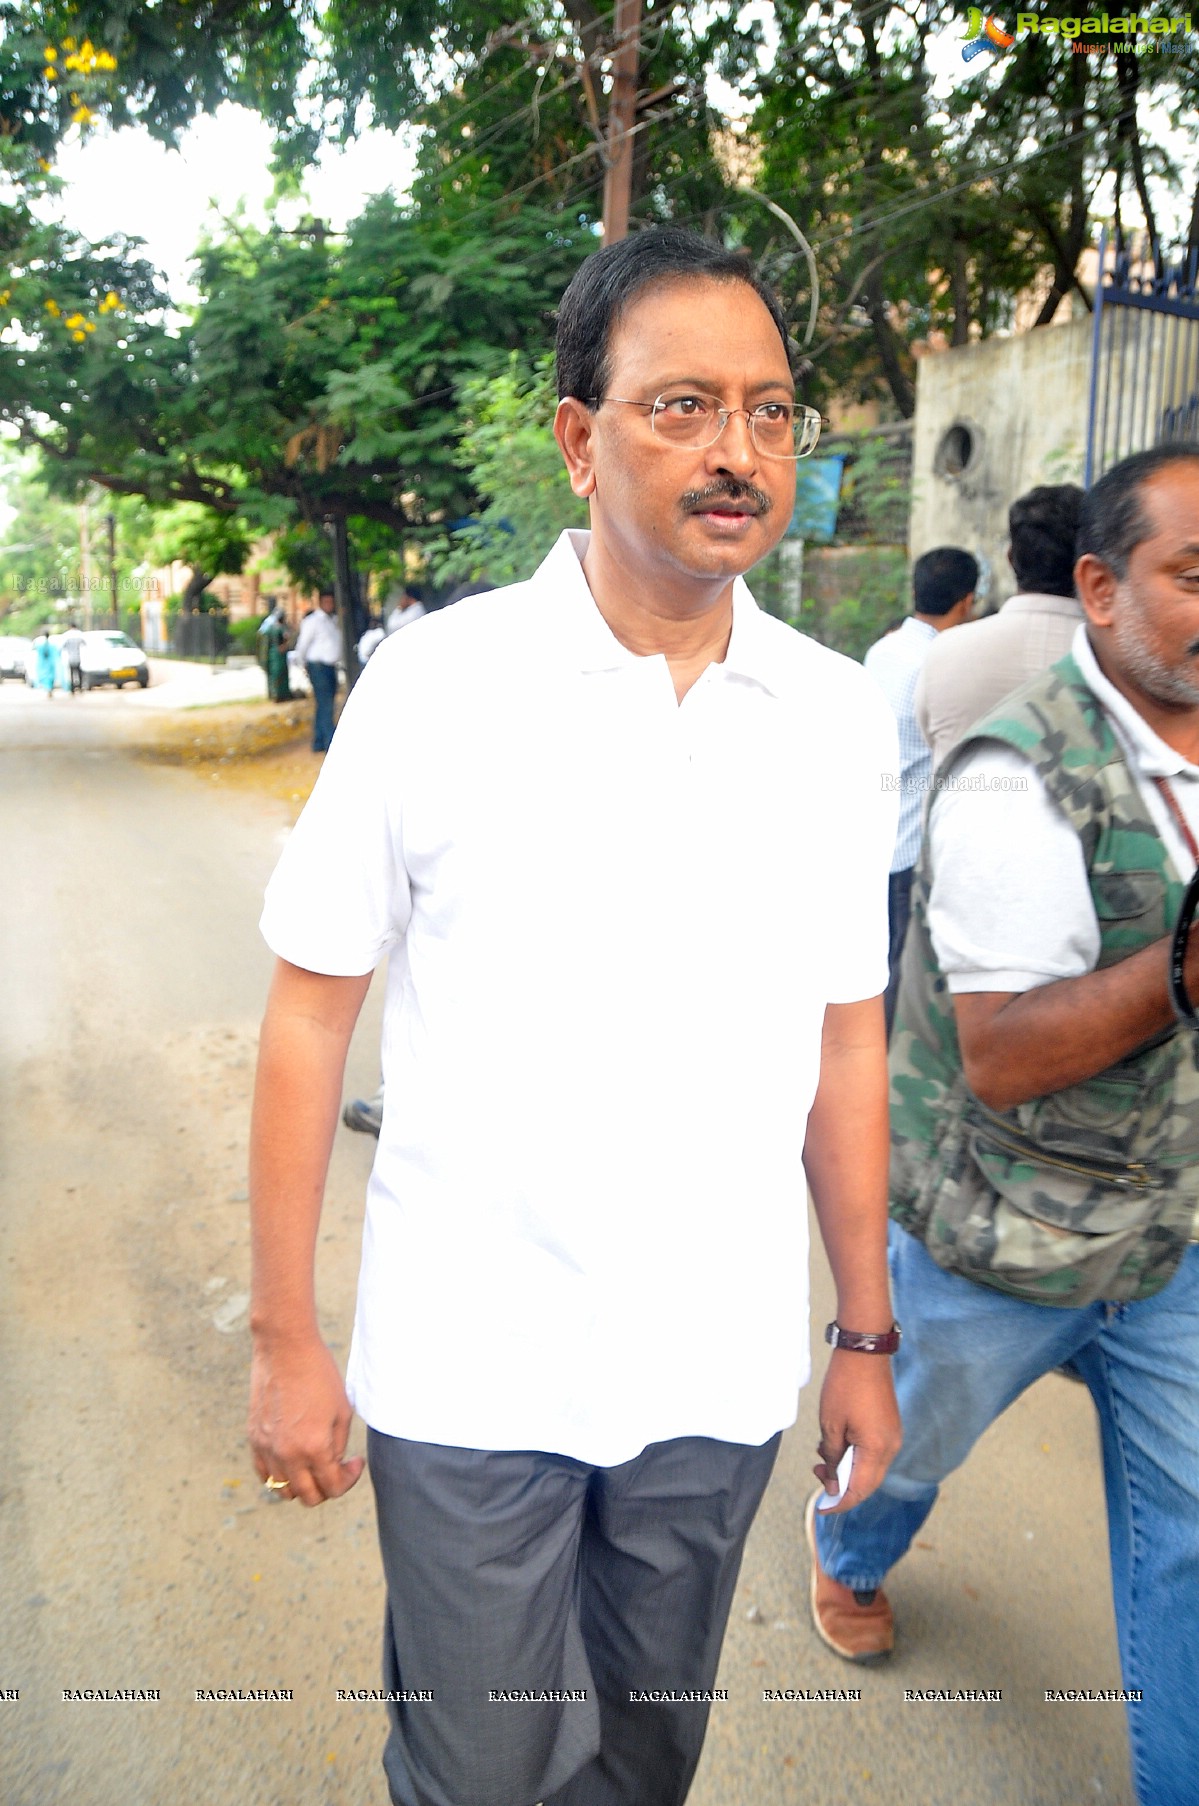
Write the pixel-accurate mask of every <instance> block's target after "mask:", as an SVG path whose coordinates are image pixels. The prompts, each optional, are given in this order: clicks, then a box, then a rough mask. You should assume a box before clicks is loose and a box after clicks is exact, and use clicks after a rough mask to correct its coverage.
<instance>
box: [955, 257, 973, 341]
mask: <svg viewBox="0 0 1199 1806" xmlns="http://www.w3.org/2000/svg"><path fill="white" fill-rule="evenodd" d="M953 343H954V344H955V345H968V344H969V343H970V265H969V261H968V258H967V255H966V247H965V245H964V244H963V243H962V241H961V239H960V238H955V239H954V241H953Z"/></svg>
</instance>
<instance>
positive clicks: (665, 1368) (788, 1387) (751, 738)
mask: <svg viewBox="0 0 1199 1806" xmlns="http://www.w3.org/2000/svg"><path fill="white" fill-rule="evenodd" d="M586 543H587V535H586V534H585V533H573V534H564V535H563V536H562V538H561V539H560V540H559V542H558V544H557V545H556V546H555V548H554V550H553V551H552V552H551V553H550V555H549V557H548V558H547V559H546V561H545V562H544V564H543V565H542V566H541V568H540V569H539V570H538V572H537V573H536V575H535V576H534V577H533V579H532V580H531V581H530V582H528V583H525V584H518V585H515V586H514V587H512V588H510V589H507V590H500V591H494V592H492V593H491V594H488V595H485V596H478V597H469V598H467V599H466V600H464V601H462V602H460V603H458V605H457V606H456V607H455V608H452V609H447V610H445V611H442V612H440V613H438V614H434V615H431V616H429V617H428V618H427V619H426V620H424V621H420V622H418V623H417V624H416V625H415V626H414V627H413V629H412V630H411V631H409V632H407V633H404V634H400V635H397V636H395V637H393V638H390V639H388V640H387V641H385V642H384V644H383V645H382V646H381V647H380V648H379V650H378V651H377V652H376V653H375V655H374V657H373V658H372V659H371V662H370V664H369V665H368V666H367V668H366V671H365V672H364V674H363V676H362V678H361V680H360V681H359V683H358V684H357V686H356V687H355V689H354V691H353V694H352V695H351V697H350V700H349V702H348V704H347V706H346V710H345V713H344V714H343V716H342V719H341V722H340V724H339V726H338V730H337V737H336V739H335V740H334V742H333V746H332V749H331V751H330V752H329V754H328V755H327V757H326V760H325V764H324V767H323V769H322V772H321V775H320V778H319V780H318V783H317V786H316V789H315V791H314V793H313V796H312V799H311V801H310V802H309V804H308V806H307V808H306V809H305V811H304V813H303V815H302V816H301V818H300V821H299V823H298V824H297V826H296V829H295V831H294V833H293V834H292V836H291V838H290V840H289V842H288V844H287V847H286V849H285V851H284V854H283V857H282V859H281V861H280V863H279V867H278V869H277V871H276V872H275V875H274V877H273V878H272V880H271V883H270V886H269V888H268V891H267V900H266V908H265V912H264V914H263V919H262V927H263V933H264V934H265V936H266V939H267V941H268V942H269V943H270V945H271V947H272V948H273V949H274V951H275V952H276V953H278V954H280V955H281V956H282V957H283V958H284V959H287V960H290V961H291V962H292V963H293V964H295V965H299V966H303V967H306V968H308V969H310V970H312V971H317V972H328V973H341V974H346V975H349V974H358V973H363V972H367V971H370V970H371V968H372V967H374V966H375V965H376V964H377V962H378V961H379V960H380V959H381V958H382V957H383V956H384V955H385V954H388V955H390V960H389V967H388V977H387V998H386V1004H385V1012H384V1034H383V1041H384V1045H383V1072H384V1079H385V1084H386V1110H385V1115H384V1122H383V1131H382V1134H381V1136H380V1138H379V1146H378V1153H377V1156H376V1160H375V1166H374V1171H373V1173H372V1176H371V1181H370V1187H369V1191H368V1204H367V1220H366V1231H365V1237H364V1246H363V1258H362V1270H361V1277H360V1283H359V1293H358V1310H357V1317H356V1321H355V1328H354V1340H353V1346H352V1350H351V1355H350V1364H349V1374H348V1384H349V1390H350V1396H351V1398H352V1400H353V1402H354V1404H355V1406H356V1408H357V1409H358V1411H359V1412H360V1414H361V1415H362V1416H363V1417H364V1418H365V1419H366V1421H367V1422H368V1423H369V1424H371V1425H373V1426H374V1427H375V1428H377V1429H379V1430H381V1431H383V1432H385V1433H387V1434H390V1435H394V1436H404V1437H410V1438H413V1439H415V1440H418V1441H427V1442H436V1443H444V1444H452V1445H457V1446H461V1447H468V1448H491V1449H522V1448H537V1449H543V1450H547V1451H550V1452H554V1453H560V1454H564V1455H570V1456H574V1457H576V1458H578V1459H579V1460H582V1461H587V1462H591V1463H595V1464H599V1465H604V1466H613V1465H616V1464H617V1463H620V1462H622V1461H626V1460H630V1459H632V1458H633V1457H634V1456H635V1455H637V1454H638V1453H639V1452H640V1451H641V1450H642V1449H643V1448H644V1447H645V1446H646V1445H647V1444H648V1443H650V1442H656V1441H662V1440H664V1439H666V1438H670V1437H677V1436H710V1437H714V1438H718V1439H722V1440H726V1441H733V1442H742V1443H761V1442H763V1441H765V1440H766V1439H767V1438H768V1437H769V1436H771V1435H773V1434H774V1432H775V1431H776V1430H778V1429H780V1428H782V1427H783V1426H785V1425H786V1424H788V1423H790V1422H791V1421H792V1419H793V1417H794V1414H795V1404H796V1392H797V1389H798V1388H799V1386H800V1385H802V1384H803V1383H804V1381H805V1380H806V1379H807V1377H808V1373H809V1362H808V1323H807V1257H808V1247H807V1223H806V1211H805V1185H804V1177H803V1172H802V1167H801V1155H802V1151H803V1142H804V1133H805V1126H806V1118H807V1111H808V1108H809V1105H810V1102H811V1099H812V1096H813V1093H814V1090H815V1086H816V1080H817V1075H818V1067H819V1052H820V1033H821V1025H822V1020H823V1015H824V1008H825V1005H826V1004H827V1003H829V1002H851V1001H856V1000H858V999H861V998H864V997H869V996H873V995H876V994H877V993H878V992H880V991H881V990H882V989H883V987H884V985H885V984H886V979H887V908H886V892H887V871H888V867H889V865H890V857H891V849H892V845H893V842H894V837H895V815H896V773H897V749H896V736H895V725H894V721H893V719H892V716H891V712H890V710H889V708H888V706H887V703H886V701H885V699H884V698H883V697H882V695H881V694H880V693H879V691H878V689H877V688H876V686H875V685H874V684H873V683H872V682H871V680H870V679H869V678H867V677H866V676H865V674H864V673H863V671H862V670H861V668H860V667H859V666H857V665H855V664H853V663H852V662H851V661H850V660H849V659H846V658H842V657H841V656H840V655H839V654H837V653H833V652H830V651H828V650H827V649H825V648H824V647H821V646H818V645H816V644H815V643H814V642H812V641H811V640H808V639H806V638H804V637H803V636H802V635H800V634H797V633H795V632H794V631H793V630H792V629H791V628H789V627H786V626H784V625H783V624H782V623H780V622H778V621H775V620H773V619H771V618H770V617H769V616H767V615H764V614H762V613H761V612H760V611H759V610H758V608H757V607H756V605H755V603H754V601H753V598H752V597H751V596H750V594H749V591H748V590H747V589H746V587H745V586H744V584H742V583H738V584H737V585H736V588H735V595H734V614H733V632H732V638H731V641H730V644H729V649H728V654H727V656H726V658H725V660H724V662H723V664H719V665H711V666H709V668H708V669H707V671H706V672H705V673H704V674H703V676H702V677H701V678H700V679H699V681H698V682H697V683H696V684H695V685H694V687H693V688H692V689H691V690H690V691H689V692H688V694H687V695H686V697H685V698H684V700H683V702H682V704H681V705H680V704H679V703H678V702H677V700H676V697H675V692H674V687H673V683H672V680H671V676H670V671H669V668H668V666H667V663H666V660H665V658H664V657H662V656H655V657H648V658H647V657H638V656H636V655H634V654H633V653H631V652H629V651H628V650H627V649H626V648H625V647H624V646H622V645H621V644H620V643H619V642H618V641H617V640H616V638H615V637H614V636H613V634H612V633H611V631H610V630H609V628H608V627H607V625H606V623H605V622H604V620H603V617H602V616H601V615H600V613H599V611H598V609H597V608H596V606H595V603H594V601H593V599H592V596H591V592H590V590H589V589H588V587H587V583H586V580H585V579H584V577H583V573H582V570H581V567H580V559H581V557H582V556H583V553H584V551H585V548H586Z"/></svg>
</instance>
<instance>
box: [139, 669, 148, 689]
mask: <svg viewBox="0 0 1199 1806" xmlns="http://www.w3.org/2000/svg"><path fill="white" fill-rule="evenodd" d="M149 681H150V673H149V672H148V671H139V672H138V674H137V684H138V688H139V689H140V690H144V689H145V687H146V685H147V684H148V683H149Z"/></svg>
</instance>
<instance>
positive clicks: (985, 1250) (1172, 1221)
mask: <svg viewBox="0 0 1199 1806" xmlns="http://www.w3.org/2000/svg"><path fill="white" fill-rule="evenodd" d="M1032 1155H1033V1150H1030V1149H1027V1148H1025V1147H1023V1146H1022V1145H1021V1142H1020V1138H1019V1134H1018V1132H1016V1133H1015V1134H1013V1135H1012V1136H1011V1137H1010V1138H1009V1137H1006V1136H1004V1135H1003V1134H1002V1131H1001V1129H1000V1128H998V1127H995V1126H993V1125H992V1124H990V1123H989V1122H988V1123H983V1124H979V1123H978V1122H977V1121H975V1122H972V1123H970V1124H969V1125H968V1126H967V1132H966V1134H965V1135H964V1137H963V1140H962V1143H961V1146H960V1153H959V1158H958V1159H957V1160H956V1161H955V1162H954V1165H953V1167H952V1169H950V1170H947V1171H945V1172H944V1173H943V1175H942V1179H941V1184H940V1186H939V1187H938V1191H937V1196H936V1202H935V1204H934V1206H933V1209H932V1211H931V1212H930V1214H929V1217H928V1221H927V1224H926V1227H925V1231H924V1237H923V1239H924V1243H925V1246H926V1247H927V1249H928V1251H929V1253H930V1254H931V1255H932V1257H933V1259H934V1260H935V1261H936V1262H937V1263H938V1265H939V1266H941V1267H944V1268H945V1269H946V1270H947V1271H948V1272H951V1273H957V1274H960V1275H961V1276H962V1277H963V1278H965V1279H971V1280H974V1281H975V1282H976V1283H978V1284H981V1285H989V1286H993V1287H995V1288H996V1289H997V1290H999V1291H1001V1292H1006V1293H1008V1294H1009V1295H1011V1296H1013V1297H1017V1298H1024V1299H1026V1300H1028V1301H1029V1302H1030V1303H1036V1304H1056V1305H1060V1306H1065V1307H1073V1308H1077V1307H1078V1306H1081V1305H1085V1304H1091V1303H1093V1302H1094V1301H1095V1300H1096V1299H1099V1298H1105V1299H1113V1300H1126V1299H1133V1298H1144V1297H1148V1296H1149V1295H1150V1294H1151V1293H1153V1292H1157V1291H1160V1289H1161V1288H1162V1286H1164V1285H1165V1284H1166V1283H1167V1281H1168V1280H1169V1279H1170V1278H1171V1277H1172V1275H1173V1273H1174V1271H1175V1269H1176V1268H1177V1265H1178V1262H1179V1260H1180V1259H1181V1258H1182V1254H1183V1251H1184V1249H1185V1247H1186V1245H1187V1236H1188V1234H1189V1228H1190V1221H1191V1216H1192V1211H1193V1204H1192V1202H1191V1201H1190V1200H1189V1199H1187V1198H1185V1197H1183V1196H1182V1195H1181V1194H1179V1193H1178V1192H1177V1191H1175V1190H1174V1189H1173V1188H1171V1187H1170V1186H1168V1185H1164V1184H1163V1183H1162V1182H1161V1174H1160V1173H1159V1172H1158V1170H1157V1169H1155V1168H1150V1167H1147V1166H1143V1165H1137V1164H1135V1163H1134V1164H1128V1163H1123V1164H1121V1165H1118V1166H1117V1165H1115V1164H1112V1163H1104V1162H1099V1161H1090V1162H1084V1161H1081V1160H1079V1161H1072V1160H1066V1159H1059V1158H1056V1157H1054V1156H1052V1155H1048V1154H1046V1152H1045V1151H1044V1149H1039V1150H1036V1157H1035V1159H1034V1158H1033V1157H1032Z"/></svg>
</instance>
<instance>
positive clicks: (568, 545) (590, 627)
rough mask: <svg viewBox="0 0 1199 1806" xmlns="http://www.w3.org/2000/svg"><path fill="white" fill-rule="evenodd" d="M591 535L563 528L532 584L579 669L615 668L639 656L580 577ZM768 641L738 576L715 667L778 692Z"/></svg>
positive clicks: (773, 654)
mask: <svg viewBox="0 0 1199 1806" xmlns="http://www.w3.org/2000/svg"><path fill="white" fill-rule="evenodd" d="M590 539H591V534H590V533H589V532H588V531H587V529H586V528H577V527H571V528H567V530H566V531H565V532H563V533H562V534H560V535H559V537H558V539H557V541H556V542H555V544H554V546H553V547H552V548H551V550H550V552H549V554H548V556H547V557H546V558H545V559H544V560H543V561H542V563H541V565H540V566H539V567H538V569H537V572H536V574H535V576H534V578H533V582H534V584H535V585H536V586H537V587H538V588H539V589H542V588H544V589H545V591H546V592H547V595H549V596H550V597H551V599H552V603H553V606H554V610H555V615H556V617H557V618H558V619H559V620H560V621H561V623H562V627H563V631H564V633H565V635H566V636H567V639H568V642H569V645H570V648H571V652H572V655H573V656H577V658H578V665H579V669H580V670H581V671H614V670H618V669H620V668H621V667H623V666H625V665H632V664H636V663H638V662H640V657H641V655H640V654H638V653H636V652H631V651H630V650H629V648H628V647H627V646H625V645H622V644H621V642H620V641H619V640H618V639H617V637H616V635H615V634H614V633H613V631H612V629H611V628H610V627H609V626H608V623H607V622H606V621H605V619H604V617H603V615H602V614H601V613H600V611H599V609H598V607H597V606H596V602H595V597H594V596H593V595H592V593H591V590H590V588H589V586H588V583H587V579H586V577H585V576H584V575H583V559H584V558H585V557H586V554H587V547H588V544H589V542H590ZM771 640H772V636H771V634H770V631H769V628H768V627H767V626H766V623H765V621H764V620H763V617H762V611H761V609H760V608H759V607H758V605H757V603H756V602H755V601H754V599H753V596H752V595H751V594H750V590H749V587H748V585H747V584H746V583H745V581H744V579H743V578H741V577H738V578H737V579H736V581H735V582H734V584H733V631H732V634H731V635H730V638H729V645H728V651H727V652H726V653H725V656H724V659H723V661H722V663H720V664H718V665H716V666H715V669H716V671H718V672H721V671H723V672H727V673H729V674H730V675H736V676H738V677H748V678H750V679H751V680H752V681H753V682H754V683H757V684H760V685H761V686H762V688H763V689H765V690H769V691H770V693H771V694H772V695H777V694H778V693H779V678H778V673H777V670H776V669H774V667H776V666H777V664H778V658H777V647H773V648H772V644H771ZM648 656H654V655H652V654H650V655H648ZM659 656H660V655H659Z"/></svg>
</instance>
